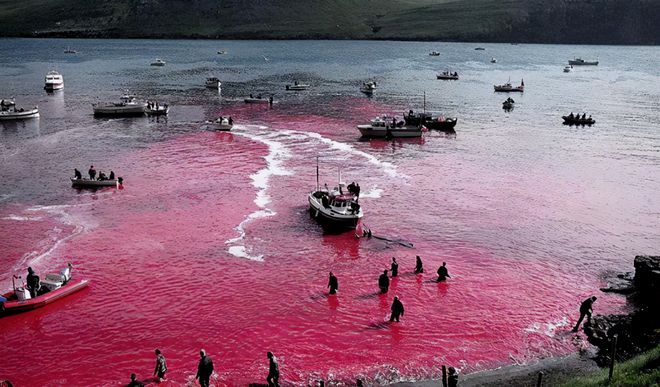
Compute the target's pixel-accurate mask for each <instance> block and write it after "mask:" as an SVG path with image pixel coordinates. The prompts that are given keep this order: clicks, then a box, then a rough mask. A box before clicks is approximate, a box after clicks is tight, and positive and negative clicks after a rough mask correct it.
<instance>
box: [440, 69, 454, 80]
mask: <svg viewBox="0 0 660 387" xmlns="http://www.w3.org/2000/svg"><path fill="white" fill-rule="evenodd" d="M436 77H437V78H438V79H444V80H454V81H456V80H458V73H457V72H455V71H454V72H453V73H452V72H451V71H443V72H442V74H438V75H436Z"/></svg>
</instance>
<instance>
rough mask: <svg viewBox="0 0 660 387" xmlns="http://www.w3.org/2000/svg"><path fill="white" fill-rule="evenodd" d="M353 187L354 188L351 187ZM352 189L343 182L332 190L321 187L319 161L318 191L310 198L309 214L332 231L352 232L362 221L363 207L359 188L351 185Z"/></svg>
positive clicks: (317, 169) (317, 173) (312, 193)
mask: <svg viewBox="0 0 660 387" xmlns="http://www.w3.org/2000/svg"><path fill="white" fill-rule="evenodd" d="M351 186H352V187H351ZM349 187H351V188H350V189H349V188H348V187H347V186H346V185H345V184H344V183H342V182H341V177H340V182H339V184H338V185H337V187H334V188H332V189H328V185H327V184H326V185H325V187H324V188H321V187H320V186H319V167H318V159H317V165H316V190H314V191H312V192H311V193H310V194H309V195H308V196H307V200H308V202H309V212H310V214H311V216H312V217H313V218H314V219H316V220H317V221H318V222H319V223H320V224H321V225H322V226H324V227H326V228H328V229H330V230H352V229H355V228H356V227H357V225H358V223H359V221H360V219H362V215H363V213H362V207H361V206H360V204H358V199H359V195H360V192H359V186H357V188H355V186H354V185H353V184H350V185H349Z"/></svg>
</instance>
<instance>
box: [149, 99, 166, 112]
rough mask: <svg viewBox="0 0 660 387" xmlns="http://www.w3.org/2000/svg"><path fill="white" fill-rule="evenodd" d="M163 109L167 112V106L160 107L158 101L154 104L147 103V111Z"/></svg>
mask: <svg viewBox="0 0 660 387" xmlns="http://www.w3.org/2000/svg"><path fill="white" fill-rule="evenodd" d="M161 107H162V108H163V110H167V104H163V105H160V104H159V103H158V101H156V102H152V101H147V109H149V110H160V109H161Z"/></svg>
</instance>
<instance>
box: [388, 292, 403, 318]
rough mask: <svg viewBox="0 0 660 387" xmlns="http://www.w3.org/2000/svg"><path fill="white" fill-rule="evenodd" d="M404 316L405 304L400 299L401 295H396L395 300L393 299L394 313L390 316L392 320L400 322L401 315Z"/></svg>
mask: <svg viewBox="0 0 660 387" xmlns="http://www.w3.org/2000/svg"><path fill="white" fill-rule="evenodd" d="M400 316H403V304H402V303H401V301H399V297H397V296H394V301H392V315H391V316H390V322H393V321H395V320H396V322H399V317H400Z"/></svg>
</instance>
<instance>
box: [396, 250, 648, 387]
mask: <svg viewBox="0 0 660 387" xmlns="http://www.w3.org/2000/svg"><path fill="white" fill-rule="evenodd" d="M634 267H635V272H634V273H632V272H630V273H619V274H617V273H613V274H608V275H606V276H605V280H606V281H607V286H606V287H604V288H601V289H600V290H601V291H603V292H611V293H618V294H622V295H624V296H626V298H627V300H628V303H629V305H630V307H631V312H630V313H628V314H612V315H607V316H603V315H596V316H594V317H593V318H592V319H591V323H585V324H584V332H585V334H586V335H587V340H588V341H589V342H590V343H591V344H593V345H594V346H595V347H596V348H597V351H596V353H586V354H577V353H576V354H572V355H569V356H565V357H558V358H549V359H541V360H539V361H538V362H537V363H535V364H531V365H524V366H519V365H512V366H506V367H501V368H497V369H494V370H486V371H480V372H475V373H471V374H467V375H464V376H463V375H461V377H460V379H459V386H461V387H472V386H475V387H476V386H504V385H506V386H511V387H528V386H531V385H535V384H536V382H537V380H538V375H539V373H540V372H543V385H544V386H554V385H559V384H563V383H565V382H567V381H569V380H570V379H572V378H574V377H578V376H584V375H587V374H591V373H594V372H596V371H598V370H599V369H600V368H599V367H606V366H608V365H609V364H610V360H611V357H612V338H613V337H614V335H617V349H616V355H615V359H616V361H617V362H621V361H625V360H628V359H630V358H632V357H634V356H636V355H638V354H640V353H642V352H644V351H648V350H650V349H653V348H655V347H657V346H658V345H659V344H660V302H658V300H659V299H660V256H650V255H638V256H636V257H635V262H634ZM395 385H396V386H399V387H431V386H439V385H441V381H438V380H435V381H431V380H430V381H422V382H415V383H397V384H395Z"/></svg>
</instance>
